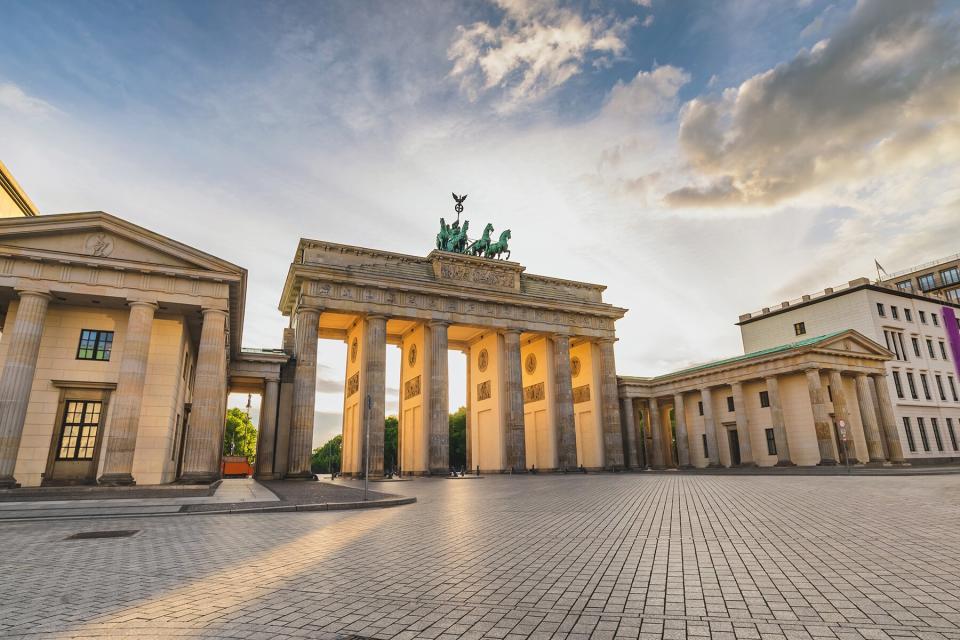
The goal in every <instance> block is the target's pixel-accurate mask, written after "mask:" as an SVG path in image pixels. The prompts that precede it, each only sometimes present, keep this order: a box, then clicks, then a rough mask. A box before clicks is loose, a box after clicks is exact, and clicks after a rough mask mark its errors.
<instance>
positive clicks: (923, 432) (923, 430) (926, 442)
mask: <svg viewBox="0 0 960 640" xmlns="http://www.w3.org/2000/svg"><path fill="white" fill-rule="evenodd" d="M917 427H918V428H919V429H920V442H922V443H923V450H924V451H930V439H929V438H928V437H927V423H926V422H924V420H923V418H917Z"/></svg>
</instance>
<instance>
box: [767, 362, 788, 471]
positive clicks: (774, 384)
mask: <svg viewBox="0 0 960 640" xmlns="http://www.w3.org/2000/svg"><path fill="white" fill-rule="evenodd" d="M766 383H767V399H768V400H769V401H770V427H771V428H773V441H774V443H775V444H776V445H777V465H776V466H778V467H793V466H795V465H794V464H793V461H792V460H790V444H789V442H787V425H786V423H785V422H784V420H783V405H782V404H780V381H779V380H777V376H770V377H768V378H767V379H766Z"/></svg>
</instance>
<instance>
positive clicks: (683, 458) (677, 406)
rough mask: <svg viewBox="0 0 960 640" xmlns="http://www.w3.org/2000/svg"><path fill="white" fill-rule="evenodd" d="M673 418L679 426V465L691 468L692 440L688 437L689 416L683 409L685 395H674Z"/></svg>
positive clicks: (682, 467)
mask: <svg viewBox="0 0 960 640" xmlns="http://www.w3.org/2000/svg"><path fill="white" fill-rule="evenodd" d="M673 417H674V421H675V422H676V426H677V464H678V465H679V466H680V468H681V469H689V468H690V439H689V436H688V435H687V415H686V412H685V411H684V409H683V394H682V393H675V394H673Z"/></svg>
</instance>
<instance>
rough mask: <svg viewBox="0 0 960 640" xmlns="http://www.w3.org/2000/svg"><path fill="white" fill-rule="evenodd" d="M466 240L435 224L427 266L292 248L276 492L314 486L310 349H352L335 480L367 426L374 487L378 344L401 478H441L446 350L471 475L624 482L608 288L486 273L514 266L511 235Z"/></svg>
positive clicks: (380, 402)
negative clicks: (584, 473)
mask: <svg viewBox="0 0 960 640" xmlns="http://www.w3.org/2000/svg"><path fill="white" fill-rule="evenodd" d="M455 197H456V196H455ZM460 202H462V199H461V200H458V207H457V208H458V209H459V210H462V206H459V203H460ZM458 214H459V211H458ZM468 225H469V223H468V222H464V225H463V227H462V228H461V227H459V222H457V223H454V224H453V225H446V224H445V223H444V221H443V220H441V232H440V234H438V236H437V249H435V250H434V251H432V252H431V253H430V254H429V255H427V256H426V257H420V256H413V255H404V254H399V253H391V252H387V251H378V250H375V249H368V248H363V247H355V246H347V245H341V244H333V243H330V242H321V241H316V240H306V239H304V240H301V241H300V243H299V246H298V247H297V252H296V257H295V260H294V262H293V264H291V265H290V269H289V272H288V274H287V278H286V282H285V284H284V288H283V295H282V298H281V302H280V310H281V311H282V312H283V314H284V315H285V316H289V318H290V328H291V330H290V331H289V332H288V333H289V334H292V339H293V353H294V361H295V365H294V366H293V367H291V369H292V376H289V377H290V378H292V379H291V380H288V382H289V383H290V387H292V392H291V393H290V394H289V395H290V399H289V402H290V409H289V421H288V424H289V433H288V434H287V436H286V439H288V442H289V448H288V451H289V459H288V460H287V464H286V467H287V468H286V476H287V477H307V476H309V475H310V456H311V446H312V438H313V426H314V414H315V398H316V382H317V381H316V377H317V341H318V340H319V339H333V340H342V341H344V342H345V343H346V344H347V357H346V375H345V381H346V382H345V389H344V395H343V454H342V471H343V473H344V475H361V474H362V473H363V468H364V466H363V460H364V442H365V441H366V437H365V436H366V434H365V432H364V425H369V428H370V434H369V449H370V450H369V459H370V474H371V475H372V476H377V475H382V474H383V473H384V468H383V467H384V463H383V459H384V458H383V444H384V418H385V397H384V396H385V392H386V389H385V378H386V372H385V367H386V348H387V345H388V344H392V345H398V346H399V347H400V349H401V354H402V355H401V373H400V398H399V402H400V405H399V421H400V427H399V432H398V439H399V444H398V449H399V451H398V454H399V464H400V468H401V469H402V472H403V473H405V474H406V473H412V474H421V475H425V474H444V475H445V474H447V473H448V471H449V422H448V420H449V410H450V407H449V402H448V389H449V387H448V385H449V383H448V371H447V352H448V350H450V349H456V350H460V351H462V352H464V353H465V354H466V355H467V361H468V365H467V387H468V389H467V391H468V392H467V466H468V467H469V468H470V469H476V468H479V469H480V470H481V471H484V472H508V471H522V470H529V469H531V468H534V467H535V468H536V469H537V470H554V469H575V468H578V467H580V466H582V467H584V468H585V469H616V468H622V467H623V465H624V456H623V451H624V434H623V432H622V430H621V421H620V409H619V402H618V396H617V378H616V366H615V362H614V349H613V343H614V341H615V339H616V338H615V327H614V323H615V321H616V320H618V319H619V318H622V317H623V315H624V314H625V313H626V310H625V309H621V308H618V307H614V306H612V305H610V304H607V303H605V302H604V301H603V295H602V294H603V291H604V288H605V287H603V286H600V285H595V284H588V283H585V282H574V281H570V280H562V279H557V278H549V277H545V276H538V275H532V274H528V273H526V272H525V268H524V267H523V266H521V265H520V264H518V263H516V262H511V261H509V260H503V259H497V257H498V255H501V254H503V253H506V255H507V257H509V251H508V250H507V248H506V245H507V239H509V237H510V232H509V231H505V232H503V233H502V234H501V236H500V238H501V239H500V241H499V242H497V241H491V239H490V234H491V232H492V229H493V227H492V225H487V227H486V229H485V230H484V233H483V236H482V237H481V238H480V239H479V240H477V241H474V242H470V241H468V240H467V236H466V232H467V229H468ZM368 396H369V398H370V402H369V403H368V402H367V400H366V398H367V397H368ZM368 405H369V406H368ZM284 422H287V421H284V420H282V421H281V425H283V423H284Z"/></svg>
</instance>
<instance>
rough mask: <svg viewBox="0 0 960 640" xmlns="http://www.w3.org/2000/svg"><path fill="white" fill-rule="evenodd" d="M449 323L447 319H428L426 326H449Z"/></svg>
mask: <svg viewBox="0 0 960 640" xmlns="http://www.w3.org/2000/svg"><path fill="white" fill-rule="evenodd" d="M450 324H451V322H450V321H449V320H430V321H429V322H427V326H428V327H449V326H450Z"/></svg>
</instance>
